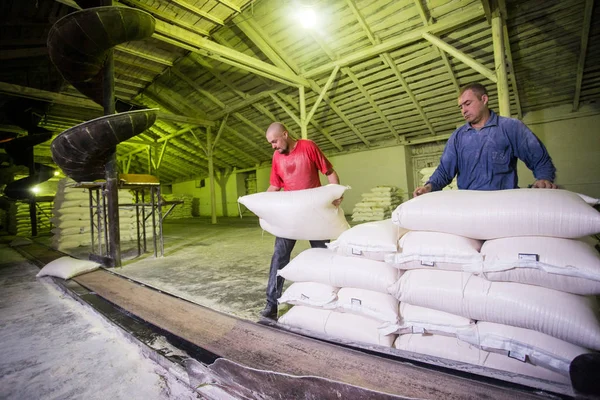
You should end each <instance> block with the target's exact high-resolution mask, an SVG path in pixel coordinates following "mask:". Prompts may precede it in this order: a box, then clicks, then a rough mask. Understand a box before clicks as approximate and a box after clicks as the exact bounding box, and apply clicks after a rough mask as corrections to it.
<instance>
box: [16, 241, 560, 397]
mask: <svg viewBox="0 0 600 400" xmlns="http://www.w3.org/2000/svg"><path fill="white" fill-rule="evenodd" d="M42 247H43V246H41V245H38V244H33V245H29V246H25V247H24V248H22V249H21V251H22V252H25V253H27V254H29V255H30V256H35V257H37V258H39V259H43V260H44V263H45V262H48V261H50V259H52V258H56V257H57V256H60V255H62V254H61V253H58V252H55V254H54V257H52V255H51V253H52V252H53V251H52V250H51V249H47V248H46V249H45V250H44V249H43V248H42ZM74 281H76V282H77V283H78V284H80V285H82V286H84V287H85V288H87V289H88V290H89V291H91V292H94V293H95V294H97V295H99V296H101V297H102V298H104V299H106V300H108V301H109V302H110V303H112V304H114V305H116V306H118V307H120V308H122V309H123V310H125V311H126V312H127V313H131V314H133V315H135V316H136V317H137V318H140V319H142V320H144V321H146V322H148V323H149V324H151V325H153V326H156V327H158V328H160V329H161V330H162V331H166V332H170V333H172V334H174V335H176V336H177V337H179V338H181V340H182V342H185V343H191V344H193V345H195V346H197V347H198V348H199V349H201V351H200V352H199V353H203V354H205V355H214V356H215V357H213V358H212V359H211V360H210V361H209V362H212V361H214V358H216V357H219V359H217V360H216V362H214V363H212V364H210V365H209V364H207V363H206V360H202V361H204V363H198V362H194V361H193V360H189V361H187V362H186V363H187V364H188V366H189V363H192V364H193V363H195V365H192V366H193V368H188V373H190V379H191V380H192V375H194V373H193V371H198V368H200V370H201V371H202V372H201V373H200V374H199V375H198V374H197V375H196V376H195V377H193V378H194V379H196V383H198V382H201V383H202V382H203V380H206V379H209V380H210V382H213V383H215V382H217V383H218V385H219V386H220V387H221V388H224V390H226V392H228V393H232V394H238V395H240V396H251V394H252V393H256V391H259V392H260V393H261V394H262V395H263V396H266V397H267V398H268V397H270V396H271V395H275V394H278V395H279V394H280V395H282V396H283V398H291V397H297V395H298V394H299V393H303V396H302V397H304V394H306V393H307V392H310V393H312V395H314V396H315V398H337V396H338V394H340V395H342V398H352V399H358V398H365V399H371V398H406V397H409V398H423V399H503V400H504V399H533V398H548V395H546V394H544V393H541V392H539V391H535V390H532V389H529V388H526V387H523V386H518V385H511V384H509V383H505V382H501V381H498V380H493V379H485V378H480V377H477V376H475V375H472V374H465V373H453V372H451V371H449V370H444V369H440V368H430V367H427V366H423V365H419V363H413V362H406V361H399V360H393V359H389V358H385V357H380V356H378V355H374V354H368V353H365V352H361V351H357V350H355V349H351V348H347V347H343V346H339V345H335V344H330V343H326V342H324V341H320V340H316V339H313V338H310V337H306V336H302V335H298V334H295V333H291V332H287V331H282V330H279V329H276V328H273V327H270V326H264V325H260V324H256V323H253V322H249V321H245V320H241V319H238V318H236V317H233V316H229V315H225V314H222V313H219V312H216V311H213V310H211V309H209V308H206V307H202V306H199V305H197V304H194V303H191V302H189V301H186V300H183V299H180V298H177V297H175V296H172V295H169V294H165V293H161V292H160V291H158V290H156V289H153V288H149V287H146V286H144V285H141V284H139V283H136V282H133V281H131V280H129V279H126V278H123V277H120V276H118V275H116V274H114V273H112V272H110V271H106V270H97V271H94V272H91V273H88V274H85V275H80V276H78V277H76V278H74ZM209 358H210V357H209ZM248 391H250V393H247V392H248Z"/></svg>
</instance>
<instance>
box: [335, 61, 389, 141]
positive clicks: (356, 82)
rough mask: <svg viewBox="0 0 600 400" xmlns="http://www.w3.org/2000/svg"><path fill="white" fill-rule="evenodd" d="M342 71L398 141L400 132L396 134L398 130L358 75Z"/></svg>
mask: <svg viewBox="0 0 600 400" xmlns="http://www.w3.org/2000/svg"><path fill="white" fill-rule="evenodd" d="M342 71H343V72H344V73H345V74H346V75H347V76H348V77H349V78H350V79H351V80H352V82H353V83H354V85H355V86H356V87H357V88H358V90H359V91H360V92H361V93H362V95H363V96H364V98H365V99H366V100H367V101H368V102H369V104H370V105H371V107H372V108H373V110H375V113H376V114H377V115H378V116H379V118H380V119H381V120H382V121H383V123H384V124H385V126H386V127H387V128H388V129H389V130H390V132H392V134H393V136H394V137H395V138H396V139H399V138H400V136H399V134H398V132H396V129H395V128H394V126H393V125H392V124H391V123H390V121H389V120H388V119H387V117H386V116H385V114H384V113H383V111H381V108H379V106H378V105H377V103H376V102H375V100H373V98H372V97H371V95H370V94H369V92H368V91H367V89H365V87H364V86H363V85H362V84H361V83H360V81H359V80H358V78H357V77H356V75H354V73H353V72H352V71H351V70H350V68H348V67H344V68H342Z"/></svg>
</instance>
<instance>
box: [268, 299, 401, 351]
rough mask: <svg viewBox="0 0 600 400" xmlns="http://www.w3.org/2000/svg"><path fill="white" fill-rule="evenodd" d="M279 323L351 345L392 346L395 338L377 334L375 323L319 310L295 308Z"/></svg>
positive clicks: (344, 314)
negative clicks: (355, 343)
mask: <svg viewBox="0 0 600 400" xmlns="http://www.w3.org/2000/svg"><path fill="white" fill-rule="evenodd" d="M278 322H279V323H280V324H283V325H287V326H289V327H294V328H300V329H305V330H309V331H313V332H316V333H319V334H321V335H328V336H331V337H332V338H335V339H341V340H344V341H350V342H359V343H365V344H375V345H380V346H385V347H392V344H393V343H394V340H395V339H396V336H395V335H382V334H380V333H379V331H378V327H379V325H381V322H379V321H377V320H374V319H371V318H368V317H363V316H361V315H354V314H347V313H339V312H335V311H331V310H322V309H318V308H311V307H304V306H294V307H292V308H291V309H290V310H289V311H288V312H287V313H285V315H283V316H282V317H281V318H279V321H278Z"/></svg>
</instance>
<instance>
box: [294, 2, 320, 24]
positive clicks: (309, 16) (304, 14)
mask: <svg viewBox="0 0 600 400" xmlns="http://www.w3.org/2000/svg"><path fill="white" fill-rule="evenodd" d="M298 20H299V21H300V25H302V27H303V28H304V29H311V28H314V27H315V26H316V25H317V14H316V13H315V10H313V8H312V7H307V6H304V7H300V9H299V10H298Z"/></svg>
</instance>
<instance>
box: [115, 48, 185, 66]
mask: <svg viewBox="0 0 600 400" xmlns="http://www.w3.org/2000/svg"><path fill="white" fill-rule="evenodd" d="M115 50H117V51H120V52H122V53H125V54H129V55H132V56H135V57H139V58H142V59H144V60H148V61H152V62H155V63H157V64H161V65H165V66H167V67H172V66H173V62H171V61H169V60H165V59H164V58H160V57H156V56H155V55H153V54H148V53H144V52H143V51H139V50H136V49H132V48H131V47H127V46H123V45H119V46H116V47H115Z"/></svg>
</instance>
